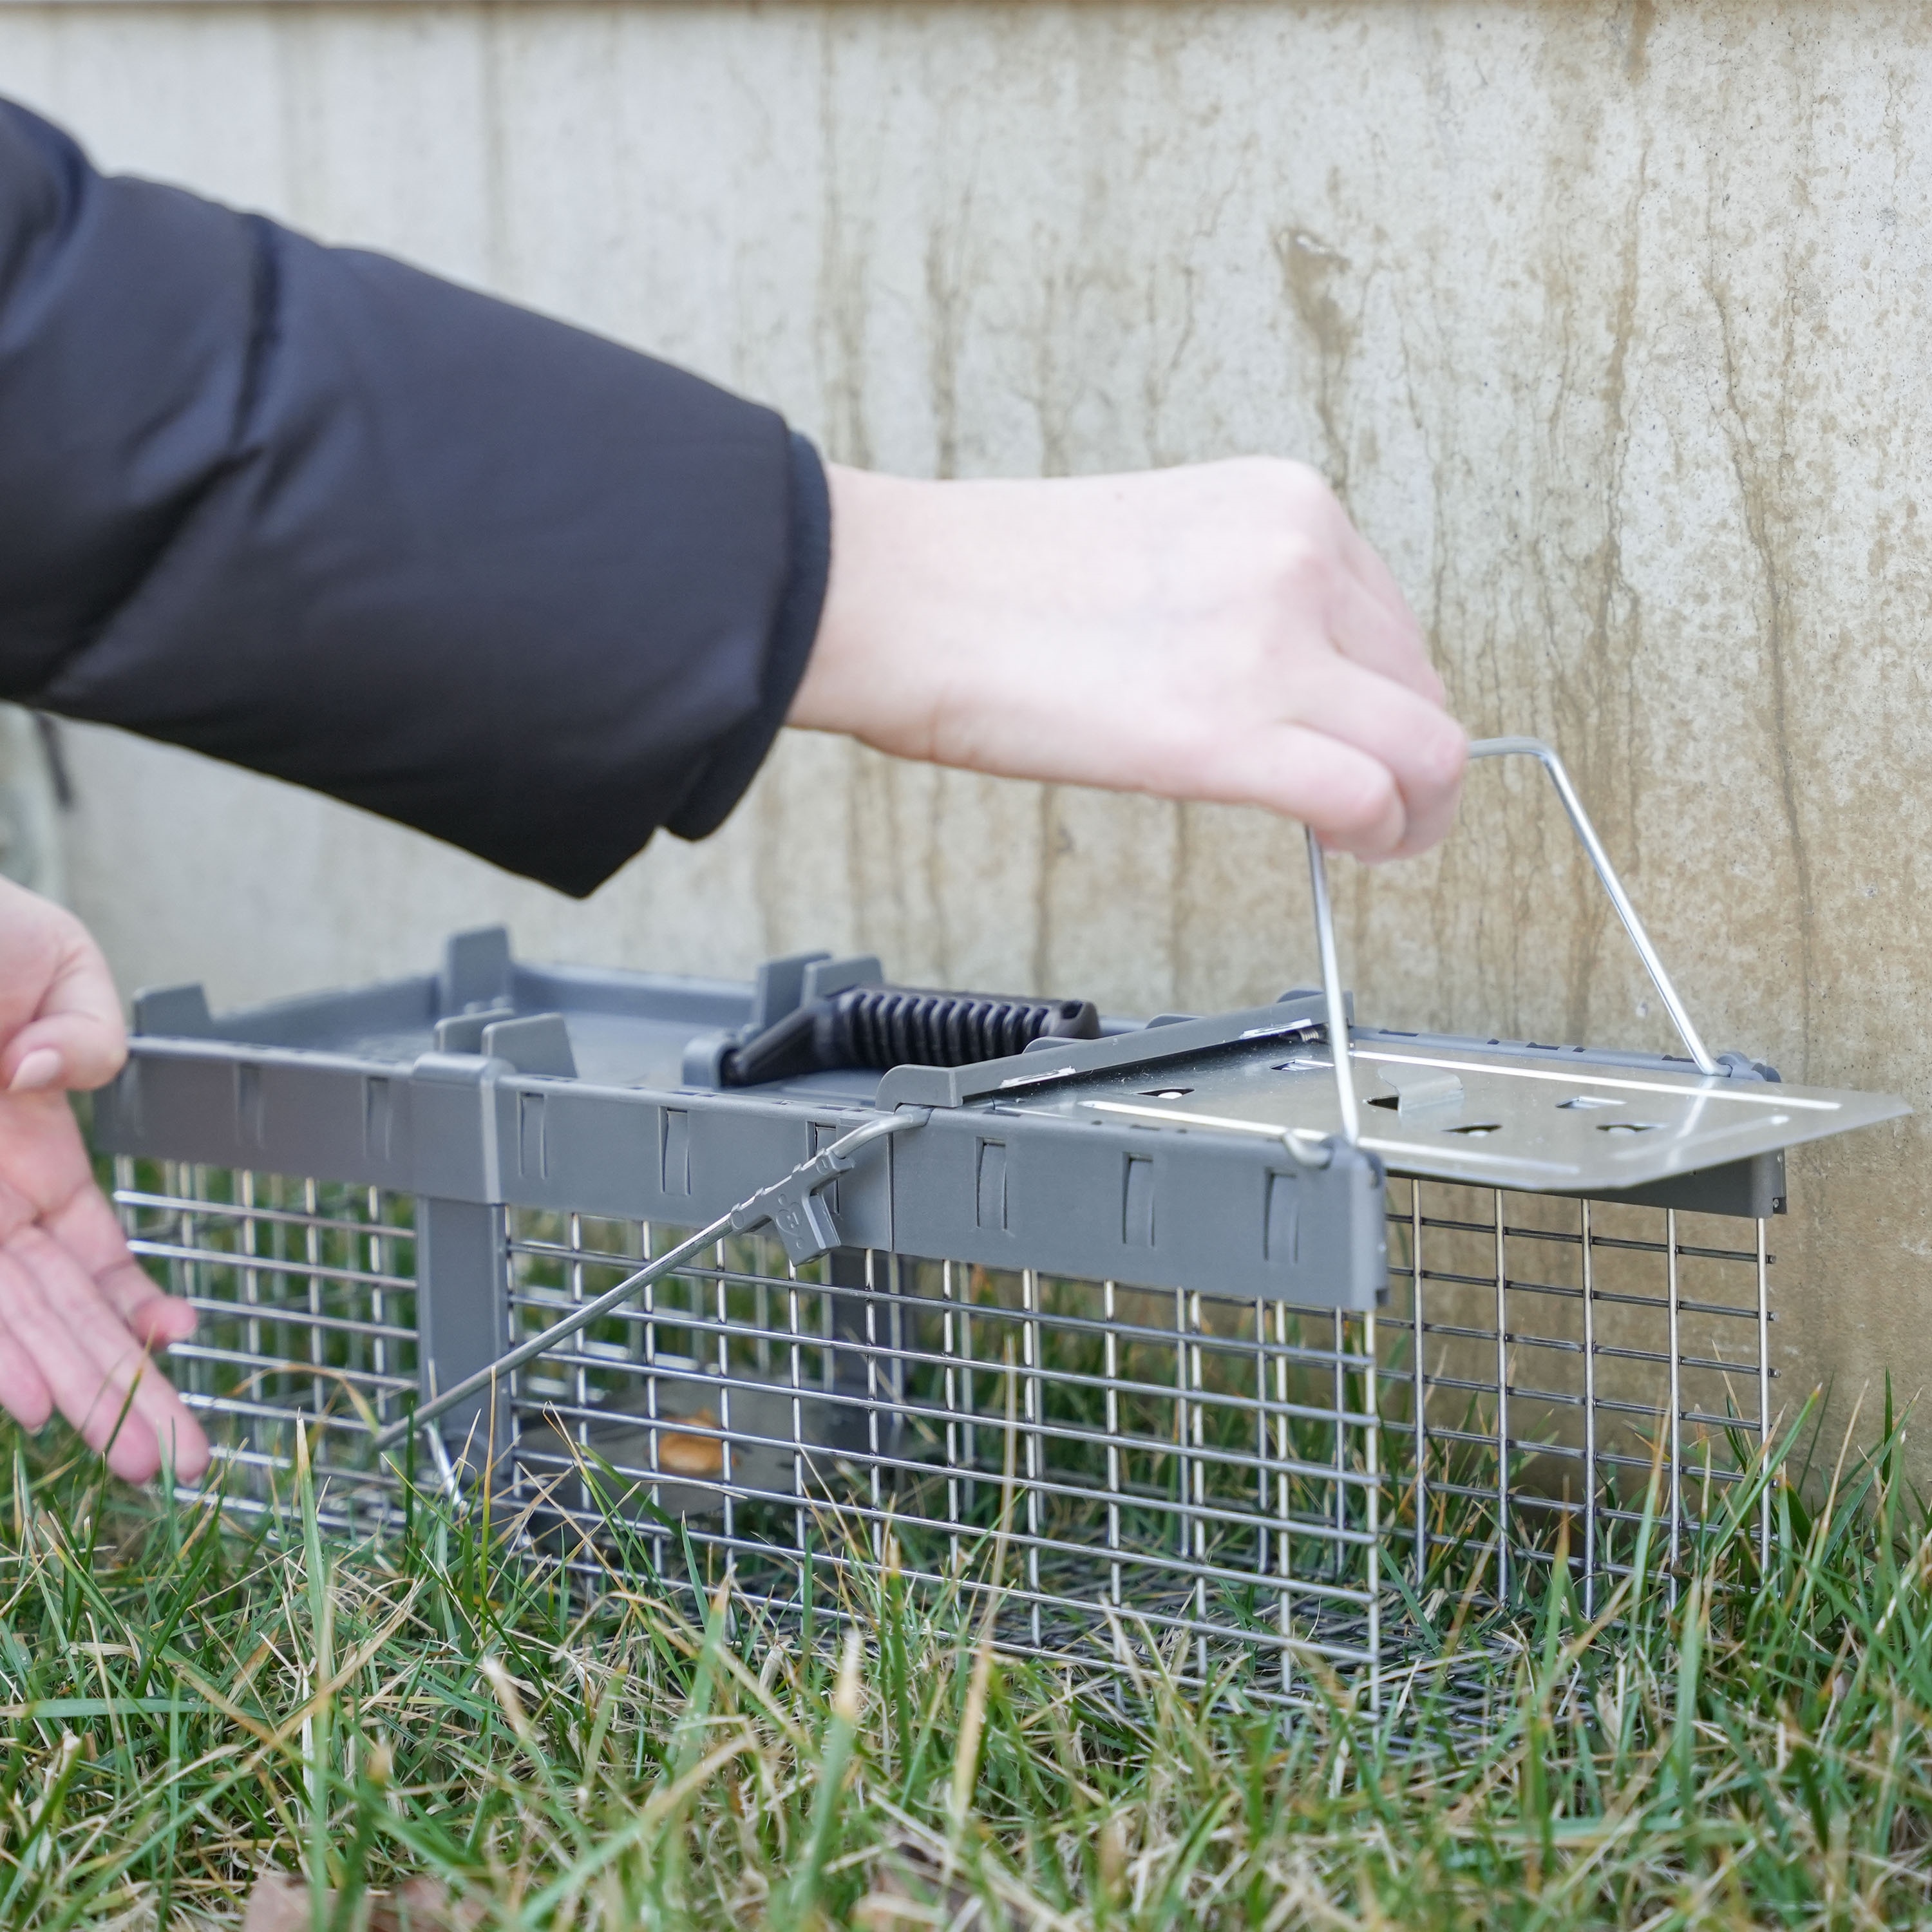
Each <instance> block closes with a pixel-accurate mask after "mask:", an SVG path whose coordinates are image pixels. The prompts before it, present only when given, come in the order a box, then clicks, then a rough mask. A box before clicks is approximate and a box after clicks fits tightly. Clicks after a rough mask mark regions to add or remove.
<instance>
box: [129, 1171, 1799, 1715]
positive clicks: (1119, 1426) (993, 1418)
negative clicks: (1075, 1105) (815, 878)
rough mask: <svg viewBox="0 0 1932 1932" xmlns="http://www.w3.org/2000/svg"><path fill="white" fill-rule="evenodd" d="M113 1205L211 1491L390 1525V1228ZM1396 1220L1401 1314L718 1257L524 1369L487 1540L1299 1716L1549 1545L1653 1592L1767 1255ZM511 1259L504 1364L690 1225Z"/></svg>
mask: <svg viewBox="0 0 1932 1932" xmlns="http://www.w3.org/2000/svg"><path fill="white" fill-rule="evenodd" d="M115 1179H116V1193H117V1199H118V1202H119V1203H120V1205H121V1211H122V1214H123V1216H124V1220H125V1221H126V1223H127V1226H128V1227H129V1229H130V1235H131V1236H132V1238H133V1244H134V1246H135V1247H136V1251H137V1252H138V1253H139V1254H140V1255H141V1256H142V1258H143V1259H144V1260H145V1262H146V1263H147V1265H148V1266H149V1267H150V1268H151V1269H152V1270H153V1271H155V1272H156V1274H157V1276H158V1277H160V1279H161V1280H163V1281H164V1282H165V1283H166V1285H167V1286H169V1288H170V1289H172V1291H173V1292H176V1293H178V1294H183V1295H187V1297H189V1298H190V1299H191V1300H192V1301H193V1303H194V1304H195V1306H196V1308H197V1309H198V1310H199V1312H200V1313H201V1314H202V1329H201V1331H200V1332H199V1334H197V1336H196V1339H195V1340H193V1342H192V1343H188V1344H186V1345H184V1346H182V1347H181V1348H180V1349H178V1350H176V1351H175V1356H174V1360H175V1364H176V1367H175V1375H176V1379H177V1381H178V1384H179V1385H180V1386H181V1389H182V1391H183V1393H184V1397H185V1398H186V1400H187V1401H188V1403H190V1406H193V1407H195V1408H196V1409H198V1410H199V1411H200V1412H202V1414H203V1415H204V1417H205V1418H206V1419H207V1420H208V1423H209V1424H210V1427H211V1434H212V1435H213V1436H214V1439H215V1441H216V1443H217V1451H216V1454H217V1466H216V1469H215V1472H214V1473H213V1474H212V1475H211V1476H210V1478H208V1487H210V1488H211V1489H213V1490H218V1491H219V1492H220V1493H221V1494H222V1495H223V1496H224V1498H225V1499H226V1501H227V1503H228V1505H229V1507H231V1508H242V1509H245V1510H249V1511H261V1510H272V1509H275V1508H278V1507H281V1506H282V1505H284V1504H285V1503H286V1502H287V1497H288V1495H289V1493H290V1492H289V1483H288V1478H289V1475H290V1471H291V1470H292V1469H293V1427H294V1425H295V1424H296V1422H297V1421H301V1422H302V1423H303V1424H305V1425H306V1426H307V1427H308V1429H309V1430H310V1431H311V1455H312V1458H313V1460H314V1466H315V1468H316V1469H317V1472H318V1474H319V1475H320V1478H321V1480H322V1488H323V1499H324V1506H325V1514H326V1517H328V1519H329V1520H330V1521H332V1522H333V1523H338V1524H339V1525H342V1526H350V1527H359V1528H363V1529H368V1528H371V1527H375V1528H380V1526H382V1524H383V1522H384V1521H385V1520H386V1517H388V1516H389V1514H390V1512H391V1511H392V1510H393V1508H394V1505H395V1499H396V1493H397V1490H398V1484H399V1481H400V1478H398V1475H397V1474H396V1472H395V1469H394V1467H393V1466H390V1465H389V1464H387V1463H386V1462H385V1461H384V1460H383V1459H382V1458H380V1457H377V1456H376V1455H374V1454H373V1453H372V1451H371V1424H374V1423H389V1422H395V1421H399V1420H401V1419H402V1418H403V1417H404V1415H405V1413H406V1411H407V1407H408V1406H409V1405H410V1403H412V1402H413V1400H415V1399H416V1396H417V1393H418V1389H419V1382H418V1377H417V1373H416V1371H417V1362H416V1341H417V1337H416V1328H415V1326H414V1294H415V1281H414V1277H413V1256H414V1250H415V1239H416V1237H415V1230H414V1229H413V1226H412V1221H413V1204H412V1203H411V1202H410V1200H409V1199H407V1198H398V1197H396V1196H392V1195H389V1194H386V1193H384V1192H383V1191H382V1190H379V1189H374V1188H371V1187H340V1186H338V1187H328V1186H324V1185H323V1184H320V1183H318V1182H317V1181H314V1180H313V1179H302V1178H296V1179H290V1178H286V1177H273V1176H269V1175H259V1174H255V1173H253V1172H249V1171H246V1170H243V1171H241V1172H236V1171H233V1170H226V1169H209V1168H205V1167H198V1166H191V1165H189V1164H187V1163H146V1162H143V1163H136V1162H134V1161H133V1160H129V1159H127V1158H123V1159H122V1160H121V1161H120V1162H119V1163H117V1169H116V1175H115ZM1388 1221H1389V1230H1390V1235H1391V1259H1390V1274H1391V1279H1392V1284H1393V1288H1394V1292H1393V1293H1392V1295H1391V1298H1390V1300H1389V1304H1388V1307H1386V1308H1385V1309H1384V1310H1380V1311H1378V1312H1369V1313H1359V1314H1352V1313H1345V1312H1343V1311H1340V1310H1334V1309H1328V1308H1298V1307H1295V1306H1293V1305H1292V1304H1287V1303H1284V1302H1280V1301H1269V1300H1267V1299H1266V1298H1257V1297H1254V1296H1250V1295H1217V1294H1214V1293H1212V1292H1208V1291H1207V1290H1205V1289H1181V1290H1150V1289H1141V1288H1136V1287H1133V1286H1127V1285H1126V1284H1124V1283H1116V1282H1109V1281H1098V1282H1094V1281H1084V1280H1073V1279H1068V1278H1066V1277H1057V1276H1049V1275H1045V1274H1041V1273H1040V1272H1039V1271H1034V1270H1031V1269H1024V1268H1023V1269H1019V1270H1016V1271H1001V1270H998V1269H994V1268H987V1267H986V1266H983V1265H977V1264H973V1263H968V1262H957V1263H956V1262H947V1261H937V1262H935V1261H929V1260H921V1259H913V1258H910V1257H905V1256H895V1255H893V1254H892V1253H887V1252H881V1251H877V1250H864V1251H859V1250H835V1251H833V1253H831V1254H829V1255H828V1256H824V1257H823V1258H821V1259H819V1260H817V1261H815V1262H808V1263H805V1264H804V1265H794V1264H793V1263H791V1262H789V1261H788V1260H787V1258H786V1256H785V1254H784V1250H783V1249H782V1247H781V1245H780V1244H778V1242H777V1241H776V1240H775V1238H772V1236H771V1235H768V1234H751V1235H742V1236H736V1237H733V1238H729V1239H726V1240H722V1241H719V1242H718V1243H717V1244H715V1245H714V1246H713V1247H711V1248H710V1250H709V1251H708V1252H707V1253H705V1254H704V1255H703V1256H701V1257H700V1259H697V1260H696V1261H694V1262H688V1263H686V1264H685V1265H684V1266H682V1268H679V1270H678V1271H676V1272H675V1273H674V1274H670V1275H668V1276H667V1277H664V1278H663V1279H661V1280H659V1281H658V1282H655V1283H652V1284H651V1285H650V1286H649V1288H648V1289H646V1291H645V1292H644V1293H643V1294H642V1295H640V1296H639V1297H638V1298H637V1301H636V1302H635V1303H634V1304H632V1305H630V1306H628V1307H623V1308H622V1309H620V1310H616V1311H613V1313H610V1314H607V1315H606V1316H603V1317H602V1318H601V1319H599V1320H598V1321H597V1322H594V1323H592V1324H591V1325H589V1326H587V1327H586V1328H583V1329H582V1330H580V1331H579V1332H578V1333H577V1334H575V1335H574V1336H572V1337H569V1338H568V1340H566V1341H565V1342H563V1343H560V1344H559V1346H556V1348H555V1349H552V1350H550V1351H547V1352H544V1353H541V1354H540V1355H537V1356H535V1358H532V1360H531V1361H529V1362H528V1363H526V1364H524V1365H523V1367H521V1368H520V1369H519V1370H517V1372H516V1373H515V1374H514V1377H513V1378H512V1379H511V1380H510V1382H509V1385H508V1386H507V1387H506V1388H505V1391H504V1392H503V1411H504V1413H503V1415H502V1418H501V1420H502V1424H503V1427H502V1430H501V1433H502V1436H503V1438H504V1440H505V1448H506V1454H505V1457H504V1459H503V1461H502V1465H501V1467H500V1469H499V1472H498V1481H499V1485H500V1487H499V1498H500V1506H501V1507H502V1508H503V1510H504V1511H505V1513H506V1514H509V1515H511V1516H513V1517H515V1516H518V1515H519V1514H520V1524H521V1529H522V1533H523V1536H524V1538H525V1539H526V1541H527V1542H528V1543H529V1544H530V1546H531V1547H532V1548H533V1549H535V1550H538V1551H539V1552H541V1553H544V1554H546V1555H547V1556H550V1557H551V1558H552V1559H561V1560H562V1561H564V1562H568V1563H570V1564H571V1565H574V1566H575V1567H576V1568H578V1569H580V1570H582V1571H587V1572H589V1573H590V1574H592V1575H593V1576H595V1575H598V1574H609V1573H610V1571H613V1569H615V1570H618V1571H622V1570H625V1569H629V1570H633V1571H644V1572H646V1573H648V1574H654V1575H655V1576H656V1577H659V1578H661V1579H663V1580H667V1581H670V1582H672V1583H681V1584H683V1585H685V1586H695V1587H699V1588H703V1589H713V1588H715V1586H716V1584H717V1583H718V1580H720V1579H721V1577H722V1576H723V1575H724V1574H725V1572H726V1571H727V1568H729V1570H730V1574H732V1576H733V1580H734V1584H735V1587H736V1592H738V1594H739V1596H740V1598H742V1599H743V1600H745V1601H751V1602H756V1603H760V1604H763V1605H764V1606H766V1607H767V1608H768V1609H769V1610H771V1611H772V1612H773V1613H776V1614H778V1615H780V1616H793V1617H796V1616H803V1615H809V1614H811V1613H812V1612H813V1610H814V1607H816V1610H817V1614H819V1615H820V1616H836V1615H837V1614H838V1607H839V1605H840V1604H841V1601H844V1599H845V1598H847V1595H848V1594H849V1591H850V1586H852V1584H853V1583H854V1582H855V1581H857V1580H863V1579H865V1578H866V1577H870V1578H871V1579H872V1580H877V1577H879V1576H880V1575H881V1574H884V1573H886V1571H888V1570H889V1571H890V1572H891V1574H892V1576H893V1577H895V1579H896V1580H897V1582H898V1586H900V1587H901V1588H903V1589H905V1590H907V1592H913V1593H916V1594H917V1595H919V1596H920V1597H922V1598H923V1600H924V1601H925V1602H926V1604H928V1605H929V1606H930V1607H935V1608H938V1607H949V1608H950V1610H951V1611H952V1613H953V1614H955V1615H956V1616H958V1617H959V1618H960V1619H961V1620H962V1622H964V1621H967V1620H974V1619H978V1618H979V1617H980V1616H983V1615H985V1614H986V1613H988V1611H989V1610H990V1613H991V1618H992V1622H991V1626H990V1627H991V1628H992V1630H993V1632H994V1634H995V1638H996V1640H997V1641H998V1643H999V1644H1000V1645H1001V1647H1002V1648H1004V1649H1007V1650H1009V1651H1012V1652H1024V1653H1027V1654H1031V1655H1040V1656H1049V1657H1055V1658H1067V1659H1073V1660H1077V1661H1081V1662H1082V1663H1087V1664H1094V1663H1097V1664H1102V1665H1106V1664H1112V1665H1115V1666H1117V1667H1121V1666H1129V1665H1131V1664H1132V1662H1133V1660H1134V1659H1135V1658H1137V1657H1140V1656H1143V1655H1146V1654H1147V1652H1148V1651H1149V1650H1150V1649H1151V1648H1155V1647H1157V1648H1158V1649H1160V1651H1161V1652H1162V1654H1163V1657H1164V1658H1165V1659H1166V1663H1167V1666H1168V1667H1169V1669H1170V1670H1172V1671H1173V1672H1174V1673H1175V1674H1176V1675H1177V1676H1178V1677H1179V1678H1180V1679H1181V1680H1182V1681H1184V1682H1189V1683H1192V1684H1195V1685H1200V1684H1204V1683H1205V1682H1209V1681H1211V1679H1214V1677H1215V1676H1217V1674H1218V1673H1222V1672H1224V1671H1226V1670H1231V1669H1232V1670H1235V1671H1237V1672H1238V1673H1241V1674H1242V1675H1244V1676H1246V1677H1247V1679H1249V1681H1250V1682H1251V1683H1252V1684H1253V1685H1254V1686H1255V1687H1256V1688H1257V1689H1258V1690H1260V1691H1262V1692H1263V1693H1264V1694H1267V1693H1270V1692H1272V1693H1274V1694H1280V1695H1284V1696H1287V1697H1295V1696H1297V1695H1298V1694H1300V1693H1301V1692H1303V1691H1305V1689H1306V1688H1307V1683H1308V1680H1309V1676H1310V1673H1311V1672H1316V1673H1320V1672H1327V1673H1340V1674H1346V1673H1352V1672H1358V1671H1363V1670H1367V1672H1368V1673H1370V1675H1371V1676H1373V1675H1375V1674H1376V1673H1378V1672H1379V1670H1381V1668H1382V1667H1383V1666H1384V1665H1385V1664H1388V1663H1390V1662H1391V1661H1394V1660H1395V1659H1397V1658H1399V1657H1400V1656H1401V1655H1403V1653H1404V1652H1405V1650H1406V1648H1407V1643H1406V1636H1405V1631H1406V1626H1407V1625H1409V1624H1410V1623H1412V1622H1413V1620H1414V1619H1415V1617H1416V1616H1418V1615H1421V1616H1430V1615H1432V1614H1437V1613H1439V1612H1440V1610H1441V1609H1442V1607H1443V1606H1445V1604H1466V1603H1467V1602H1468V1601H1472V1600H1480V1601H1483V1602H1484V1603H1486V1604H1487V1603H1494V1602H1497V1601H1505V1600H1507V1599H1508V1598H1509V1597H1510V1596H1511V1594H1512V1593H1513V1592H1515V1591H1517V1590H1519V1589H1520V1588H1521V1586H1523V1583H1525V1582H1526V1581H1527V1580H1529V1579H1530V1578H1531V1577H1532V1576H1533V1575H1534V1574H1535V1572H1536V1571H1538V1569H1539V1568H1542V1567H1544V1566H1547V1565H1549V1564H1550V1562H1553V1561H1554V1560H1556V1553H1557V1552H1558V1550H1559V1547H1560V1548H1562V1549H1563V1550H1565V1551H1566V1552H1567V1554H1568V1560H1569V1561H1570V1562H1571V1565H1572V1567H1573V1570H1574V1575H1575V1577H1576V1579H1577V1585H1578V1587H1579V1588H1580V1591H1581V1592H1582V1594H1583V1601H1584V1602H1585V1604H1586V1607H1589V1608H1592V1609H1593V1608H1594V1607H1595V1603H1596V1601H1597V1599H1598V1592H1599V1589H1600V1588H1601V1583H1602V1581H1603V1580H1604V1579H1605V1578H1606V1577H1612V1576H1614V1575H1616V1574H1619V1573H1620V1572H1621V1571H1622V1569H1623V1568H1625V1567H1627V1565H1628V1560H1629V1554H1628V1553H1629V1547H1630V1544H1631V1539H1632V1538H1633V1536H1634V1533H1635V1531H1636V1529H1637V1526H1639V1525H1640V1523H1642V1522H1643V1519H1644V1514H1645V1511H1646V1507H1648V1508H1649V1510H1650V1511H1651V1512H1652V1514H1653V1516H1654V1517H1655V1518H1656V1519H1657V1520H1658V1524H1659V1526H1660V1527H1661V1531H1662V1532H1663V1534H1664V1535H1666V1536H1667V1538H1668V1540H1669V1545H1670V1553H1671V1554H1672V1555H1673V1556H1675V1554H1676V1552H1677V1550H1678V1549H1679V1547H1680V1545H1681V1544H1682V1541H1683V1539H1684V1538H1686V1537H1690V1536H1694V1535H1695V1534H1696V1532H1697V1529H1698V1527H1699V1526H1700V1523H1702V1522H1703V1520H1706V1518H1707V1517H1709V1514H1710V1513H1711V1511H1712V1502H1713V1497H1714V1496H1721V1493H1722V1492H1723V1491H1724V1489H1725V1488H1726V1487H1728V1486H1730V1485H1731V1484H1736V1482H1738V1481H1740V1480H1741V1479H1742V1477H1743V1475H1745V1472H1747V1471H1748V1469H1749V1467H1750V1466H1751V1460H1752V1459H1753V1457H1754V1455H1756V1454H1758V1453H1759V1452H1760V1450H1761V1449H1762V1448H1763V1445H1765V1444H1766V1442H1767V1441H1768V1439H1769V1433H1770V1431H1771V1430H1772V1427H1774V1425H1775V1403H1774V1400H1773V1398H1772V1393H1771V1391H1772V1379H1773V1378H1772V1370H1771V1368H1770V1364H1769V1323H1770V1321H1771V1319H1772V1311H1771V1308H1770V1305H1769V1266H1770V1262H1771V1256H1770V1254H1769V1251H1768V1249H1767V1247H1766V1223H1765V1221H1764V1220H1762V1219H1759V1220H1745V1221H1742V1222H1740V1221H1739V1220H1732V1219H1719V1218H1718V1217H1706V1216H1701V1215H1700V1216H1690V1215H1684V1214H1679V1213H1678V1212H1677V1211H1673V1210H1670V1209H1657V1208H1634V1207H1631V1206H1629V1205H1624V1204H1621V1203H1608V1204H1607V1203H1602V1202H1589V1201H1587V1200H1586V1201H1583V1202H1573V1201H1561V1202H1558V1201H1552V1200H1550V1199H1546V1198H1542V1197H1538V1196H1529V1195H1522V1194H1514V1193H1503V1192H1498V1191H1495V1190H1471V1189H1468V1188H1460V1187H1451V1186H1445V1185H1442V1184H1435V1183H1430V1182H1427V1181H1406V1182H1404V1181H1398V1182H1397V1183H1396V1184H1394V1185H1393V1186H1392V1187H1391V1190H1390V1193H1389V1199H1388ZM498 1229H499V1239H500V1241H501V1243H502V1250H503V1253H504V1256H505V1263H506V1268H507V1272H508V1280H509V1284H510V1285H509V1292H508V1304H509V1307H510V1310H511V1334H512V1336H513V1337H515V1336H520V1335H524V1334H531V1335H535V1334H541V1332H543V1331H545V1330H546V1329H547V1328H548V1327H549V1326H550V1325H551V1324H552V1323H553V1322H554V1321H555V1319H556V1317H557V1316H559V1314H560V1313H565V1312H566V1311H568V1310H571V1309H572V1308H574V1307H582V1306H583V1304H585V1303H586V1301H588V1300H589V1299H591V1298H593V1297H595V1296H596V1295H598V1294H599V1293H600V1292H602V1291H604V1290H605V1289H607V1288H609V1287H610V1286H612V1285H613V1284H614V1283H617V1282H619V1281H620V1280H622V1279H623V1278H625V1277H626V1276H627V1275H628V1274H630V1273H631V1272H633V1271H634V1270H635V1269H636V1268H637V1266H638V1264H639V1263H640V1261H642V1260H644V1259H647V1258H649V1256H651V1255H652V1254H654V1253H661V1252H662V1251H663V1250H664V1249H665V1248H667V1247H668V1246H669V1245H670V1244H671V1243H672V1242H673V1241H674V1240H675V1239H676V1236H677V1235H678V1234H679V1233H681V1232H682V1230H676V1229H666V1228H664V1227H663V1226H661V1225H657V1224H653V1223H641V1222H637V1221H631V1220H616V1219H611V1218H608V1217H597V1216H592V1215H588V1214H573V1213H557V1212H554V1211H533V1210H529V1209H518V1208H506V1209H505V1210H504V1211H502V1215H501V1217H500V1220H499V1223H498ZM1740 1234H1742V1235H1743V1237H1744V1238H1743V1239H1742V1241H1741V1240H1740V1239H1739V1235H1740ZM1418 1319H1419V1323H1420V1335H1421V1346H1420V1347H1419V1348H1418V1339H1417V1338H1418ZM447 1474H448V1471H447V1469H445V1470H443V1472H440V1475H441V1476H442V1477H443V1478H446V1477H447ZM431 1475H432V1479H436V1478H437V1476H438V1475H439V1472H431ZM1653 1486H1654V1488H1653ZM1647 1495H1648V1496H1649V1497H1650V1501H1649V1504H1648V1505H1646V1496H1647ZM1759 1535H1760V1537H1761V1538H1767V1539H1768V1538H1769V1517H1768V1515H1766V1516H1763V1517H1761V1518H1760V1524H1759Z"/></svg>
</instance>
